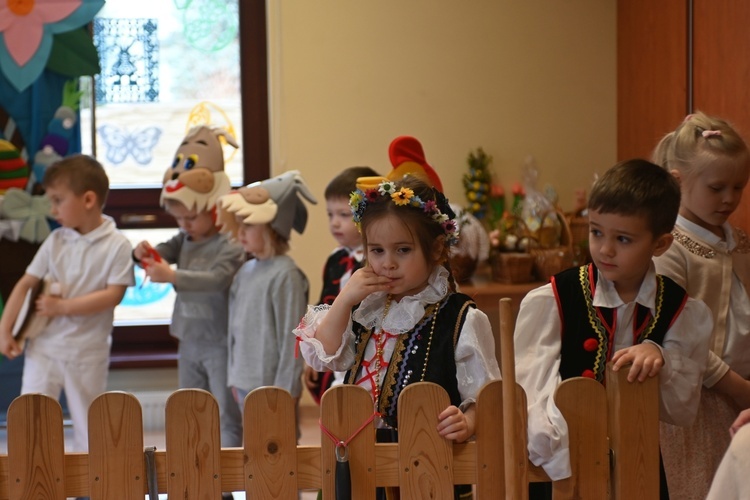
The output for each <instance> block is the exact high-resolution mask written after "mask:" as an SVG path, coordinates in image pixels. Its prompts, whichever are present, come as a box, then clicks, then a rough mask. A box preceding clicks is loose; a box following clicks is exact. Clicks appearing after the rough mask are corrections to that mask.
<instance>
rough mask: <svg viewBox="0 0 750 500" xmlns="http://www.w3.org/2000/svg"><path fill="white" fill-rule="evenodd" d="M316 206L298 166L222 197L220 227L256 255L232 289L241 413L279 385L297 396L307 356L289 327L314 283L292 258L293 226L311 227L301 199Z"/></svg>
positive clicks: (233, 379)
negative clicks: (255, 394) (252, 395)
mask: <svg viewBox="0 0 750 500" xmlns="http://www.w3.org/2000/svg"><path fill="white" fill-rule="evenodd" d="M303 200H304V201H307V202H309V203H316V200H315V197H314V196H313V195H312V193H311V192H310V190H309V189H308V187H307V185H306V184H305V181H304V179H303V178H302V176H301V175H300V173H299V172H298V171H296V170H293V171H289V172H285V173H283V174H281V175H279V176H277V177H272V178H271V179H267V180H264V181H261V182H256V183H254V184H250V185H249V186H246V187H243V188H240V189H238V190H236V191H232V192H231V193H229V194H227V195H225V196H222V197H221V198H219V201H218V204H217V206H218V217H219V223H220V224H221V226H222V231H224V232H226V233H228V234H230V235H231V237H232V238H233V239H236V240H237V241H239V243H240V244H241V245H242V247H243V248H244V249H245V251H246V252H247V253H248V254H250V255H251V256H252V257H253V258H252V259H250V260H249V261H247V262H246V263H245V264H244V265H243V266H242V267H241V268H240V270H239V271H237V274H236V275H235V277H234V280H233V282H232V287H231V289H230V292H229V364H228V372H229V378H228V383H229V385H230V387H231V388H232V391H233V392H234V394H235V400H236V401H237V403H238V405H239V408H240V410H244V401H245V396H246V395H247V394H248V393H249V392H250V391H252V390H253V389H256V388H258V387H261V386H264V385H274V386H276V387H281V388H283V389H286V390H287V391H289V393H290V394H291V395H292V397H295V398H298V397H299V396H300V394H301V391H302V381H301V377H300V376H301V374H302V368H303V363H302V359H297V358H296V357H295V355H294V343H293V342H291V341H290V337H289V332H291V331H292V330H293V329H294V327H295V326H297V322H298V321H299V318H301V317H302V315H303V314H304V313H305V309H306V307H307V302H308V295H309V288H310V287H309V284H308V281H307V277H306V276H305V274H304V273H303V272H302V271H301V270H300V269H299V268H298V267H297V265H296V264H295V263H294V261H293V260H292V259H291V258H290V257H289V256H288V255H287V251H288V249H289V238H290V236H291V232H292V230H295V231H297V232H298V233H302V232H303V231H304V230H305V226H306V225H307V207H306V206H305V203H304V201H303Z"/></svg>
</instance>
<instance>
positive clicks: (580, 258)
mask: <svg viewBox="0 0 750 500" xmlns="http://www.w3.org/2000/svg"><path fill="white" fill-rule="evenodd" d="M565 218H566V219H567V221H568V225H569V226H570V243H571V246H572V247H573V260H574V265H583V264H587V263H589V262H591V254H590V253H589V219H588V217H583V216H582V215H579V214H574V213H569V214H565Z"/></svg>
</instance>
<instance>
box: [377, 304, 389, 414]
mask: <svg viewBox="0 0 750 500" xmlns="http://www.w3.org/2000/svg"><path fill="white" fill-rule="evenodd" d="M392 300H393V297H391V295H390V294H388V297H386V299H385V307H384V308H383V318H382V319H381V320H380V331H379V332H378V333H377V334H375V374H374V376H375V386H374V388H373V393H372V399H373V403H374V404H375V412H376V413H377V412H378V404H379V403H380V360H381V359H383V353H384V352H385V341H386V340H388V332H386V331H385V330H383V323H385V317H386V316H388V311H390V310H391V301H392Z"/></svg>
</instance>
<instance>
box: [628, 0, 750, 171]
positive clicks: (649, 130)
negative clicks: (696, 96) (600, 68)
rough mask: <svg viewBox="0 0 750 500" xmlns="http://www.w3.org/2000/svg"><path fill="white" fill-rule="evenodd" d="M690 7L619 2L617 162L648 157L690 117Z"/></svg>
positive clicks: (681, 0)
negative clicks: (663, 139)
mask: <svg viewBox="0 0 750 500" xmlns="http://www.w3.org/2000/svg"><path fill="white" fill-rule="evenodd" d="M688 1H689V0H688ZM706 1H707V2H711V1H712V0H706ZM737 1H742V0H737ZM687 6H688V4H687V1H686V0H659V1H658V2H654V1H653V0H620V1H619V2H618V3H617V158H618V160H626V159H629V158H636V157H639V158H646V159H648V158H650V157H651V153H652V151H653V149H654V147H655V146H656V144H657V143H658V142H659V140H660V139H661V138H662V136H664V134H666V133H667V132H669V131H671V130H674V128H675V127H676V126H677V125H678V124H679V123H680V121H681V120H682V119H683V118H684V117H685V115H686V114H687V110H688V88H687V82H688V81H687V74H688V70H687V68H688V64H687V62H688V51H687V40H688V38H687V33H688V31H687V27H688V24H687V19H688V9H687Z"/></svg>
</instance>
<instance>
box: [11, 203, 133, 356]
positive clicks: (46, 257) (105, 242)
mask: <svg viewBox="0 0 750 500" xmlns="http://www.w3.org/2000/svg"><path fill="white" fill-rule="evenodd" d="M102 218H103V222H102V223H101V225H99V227H97V228H96V229H94V230H93V231H91V232H89V233H87V234H81V233H79V232H78V231H76V230H74V229H70V228H66V227H60V228H58V229H55V230H54V231H52V233H51V234H50V235H49V236H48V237H47V239H46V240H44V243H42V245H41V246H40V247H39V250H38V251H37V253H36V255H35V256H34V259H33V260H32V261H31V264H29V266H28V267H27V268H26V273H27V274H30V275H32V276H35V277H37V278H39V279H44V278H45V277H47V276H48V277H49V278H50V279H51V281H52V282H57V283H60V285H61V289H62V297H63V298H72V297H80V296H82V295H87V294H89V293H91V292H95V291H97V290H103V289H105V288H106V287H107V286H108V285H125V286H130V285H133V284H134V283H135V281H134V277H133V261H132V259H131V256H130V252H131V251H132V247H131V245H130V242H129V241H128V240H127V238H126V237H125V236H124V235H122V234H121V233H120V232H119V231H117V229H116V227H115V223H114V221H113V220H112V218H111V217H108V216H102ZM113 319H114V308H112V309H107V310H105V311H100V312H98V313H95V314H80V315H70V316H55V317H54V318H52V320H51V321H50V323H49V325H47V328H45V330H44V331H43V332H42V333H41V334H40V335H39V336H38V337H37V338H35V339H33V340H31V341H30V342H29V345H28V349H29V350H30V351H34V352H40V353H42V354H45V355H47V356H51V357H54V358H56V359H63V360H80V361H85V360H87V359H91V360H94V359H101V358H102V356H104V357H107V356H109V347H110V344H111V336H110V334H111V332H112V321H113Z"/></svg>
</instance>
